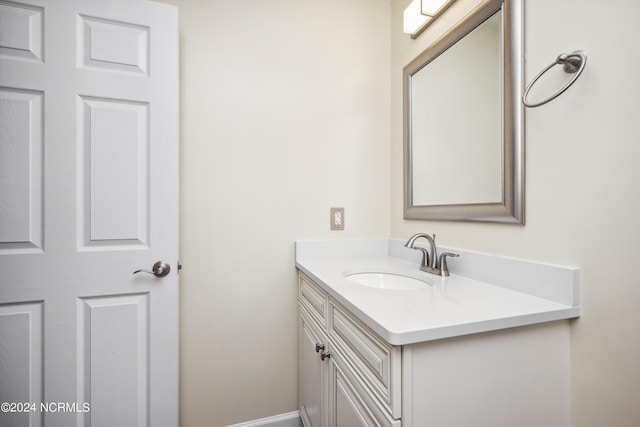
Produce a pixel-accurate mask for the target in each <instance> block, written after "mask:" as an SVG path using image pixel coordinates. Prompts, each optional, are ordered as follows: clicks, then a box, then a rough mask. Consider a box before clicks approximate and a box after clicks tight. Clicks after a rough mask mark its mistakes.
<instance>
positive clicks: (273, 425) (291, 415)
mask: <svg viewBox="0 0 640 427" xmlns="http://www.w3.org/2000/svg"><path fill="white" fill-rule="evenodd" d="M226 427H302V420H301V419H300V413H299V412H298V411H293V412H287V413H286V414H280V415H274V416H273V417H267V418H261V419H259V420H253V421H247V422H246V423H240V424H233V425H229V426H226Z"/></svg>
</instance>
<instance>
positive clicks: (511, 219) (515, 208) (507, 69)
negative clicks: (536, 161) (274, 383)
mask: <svg viewBox="0 0 640 427" xmlns="http://www.w3.org/2000/svg"><path fill="white" fill-rule="evenodd" d="M500 9H502V28H503V30H502V31H503V36H502V40H503V46H502V54H503V55H502V57H503V64H502V86H503V103H502V109H503V111H502V113H503V114H502V118H503V120H502V125H503V131H502V148H503V158H502V163H503V167H502V184H503V185H502V191H503V195H502V202H501V203H473V204H455V205H414V204H413V183H412V180H411V177H412V176H413V165H412V154H411V78H412V76H413V75H414V74H415V73H417V72H418V71H419V70H420V69H422V68H423V67H424V66H426V65H427V64H428V63H429V62H431V61H432V60H433V59H435V58H437V57H438V56H439V55H440V54H441V53H443V52H444V51H445V50H447V49H448V48H449V47H451V46H453V45H454V44H455V43H456V42H457V41H459V40H460V39H462V38H463V37H464V36H465V35H467V34H468V33H469V32H471V31H472V30H473V29H475V28H476V27H477V26H478V25H480V24H481V23H482V22H484V21H485V20H486V19H488V18H489V17H491V16H492V15H493V14H495V13H496V12H497V11H499V10H500ZM522 10H523V0H486V1H485V2H483V3H482V4H480V5H479V6H477V7H476V8H475V9H474V10H473V11H471V12H470V13H469V14H468V15H467V16H465V17H464V18H463V19H462V20H461V21H460V22H459V23H458V24H456V25H455V26H454V27H453V28H452V29H451V30H450V31H448V32H447V33H446V34H444V35H443V36H442V37H440V38H439V39H438V40H436V41H435V42H434V43H433V44H432V45H430V46H429V47H428V48H427V49H426V50H424V51H423V52H422V53H421V54H420V55H418V56H417V57H416V58H415V59H414V60H413V61H411V62H410V63H409V64H408V65H407V66H406V67H405V68H404V69H403V97H404V113H403V114H404V119H403V120H404V123H403V128H404V218H405V219H421V220H445V221H481V222H500V223H513V224H524V205H525V198H524V193H525V191H524V190H525V179H524V107H523V105H522V103H521V102H520V99H521V98H522V88H523V69H524V65H523V64H524V46H523V34H524V24H523V13H522Z"/></svg>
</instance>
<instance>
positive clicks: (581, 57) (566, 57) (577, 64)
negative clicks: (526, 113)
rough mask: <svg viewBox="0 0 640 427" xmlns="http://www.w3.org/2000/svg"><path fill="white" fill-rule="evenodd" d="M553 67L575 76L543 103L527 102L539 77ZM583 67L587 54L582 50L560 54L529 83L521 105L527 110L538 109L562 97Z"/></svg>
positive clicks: (585, 63)
mask: <svg viewBox="0 0 640 427" xmlns="http://www.w3.org/2000/svg"><path fill="white" fill-rule="evenodd" d="M554 65H563V66H564V67H563V69H564V72H565V73H570V74H575V75H574V76H573V77H572V78H571V80H569V81H568V82H567V84H565V85H564V86H563V87H562V88H561V89H560V90H559V91H557V92H556V93H554V94H553V95H551V96H550V97H549V98H547V99H545V100H544V101H540V102H535V103H531V102H528V101H527V95H528V94H529V91H530V90H531V88H532V87H533V85H534V84H535V83H536V82H537V81H538V79H540V77H542V75H543V74H544V73H546V72H547V71H549V70H550V69H551V68H552V67H553V66H554ZM585 65H587V52H585V51H583V50H576V51H575V52H571V53H563V54H560V56H558V57H557V58H556V60H555V61H554V62H552V63H551V64H550V65H549V66H548V67H547V68H545V69H544V70H542V71H541V72H540V74H538V75H537V76H536V77H535V78H534V79H533V80H532V81H531V83H529V85H528V86H527V88H526V89H525V90H524V94H523V95H522V103H523V104H524V105H526V106H527V107H529V108H534V107H539V106H541V105H544V104H546V103H547V102H550V101H553V100H554V99H556V98H557V97H558V96H560V95H562V94H563V93H564V91H565V90H567V89H569V86H571V85H572V84H573V83H574V82H575V81H576V80H577V79H578V77H580V74H582V71H583V70H584V66H585Z"/></svg>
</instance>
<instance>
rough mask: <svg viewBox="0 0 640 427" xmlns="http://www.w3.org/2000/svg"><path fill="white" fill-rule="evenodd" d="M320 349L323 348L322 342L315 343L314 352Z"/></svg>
mask: <svg viewBox="0 0 640 427" xmlns="http://www.w3.org/2000/svg"><path fill="white" fill-rule="evenodd" d="M320 350H324V344H320V343H316V353H318V352H319V351H320Z"/></svg>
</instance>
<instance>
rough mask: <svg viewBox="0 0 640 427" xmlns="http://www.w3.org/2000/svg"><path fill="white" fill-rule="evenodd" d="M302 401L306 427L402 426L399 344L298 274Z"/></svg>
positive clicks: (300, 396)
mask: <svg viewBox="0 0 640 427" xmlns="http://www.w3.org/2000/svg"><path fill="white" fill-rule="evenodd" d="M299 305H300V315H299V327H298V339H299V344H298V345H299V349H298V352H299V353H298V355H299V406H300V416H301V417H302V420H303V423H304V425H305V427H348V426H363V427H364V426H371V427H374V426H376V427H400V426H401V421H400V420H399V418H400V407H401V400H400V398H401V396H400V385H401V382H400V376H401V369H400V362H401V360H400V358H401V348H400V347H397V346H391V345H389V344H387V343H385V342H384V341H383V340H381V339H380V338H379V337H378V336H377V335H376V334H374V333H373V332H371V331H370V330H369V329H368V328H367V327H366V326H364V325H362V324H361V323H360V322H359V321H358V320H357V319H356V318H355V317H354V316H353V315H351V314H350V313H349V312H348V311H347V310H345V309H344V308H342V307H341V306H339V304H337V303H336V302H335V301H333V300H332V299H331V298H330V297H329V296H328V295H327V293H326V292H324V291H323V290H322V289H321V288H320V287H319V286H318V285H317V284H315V283H314V282H313V281H312V280H311V279H309V278H308V277H307V276H305V275H304V274H302V273H300V275H299Z"/></svg>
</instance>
